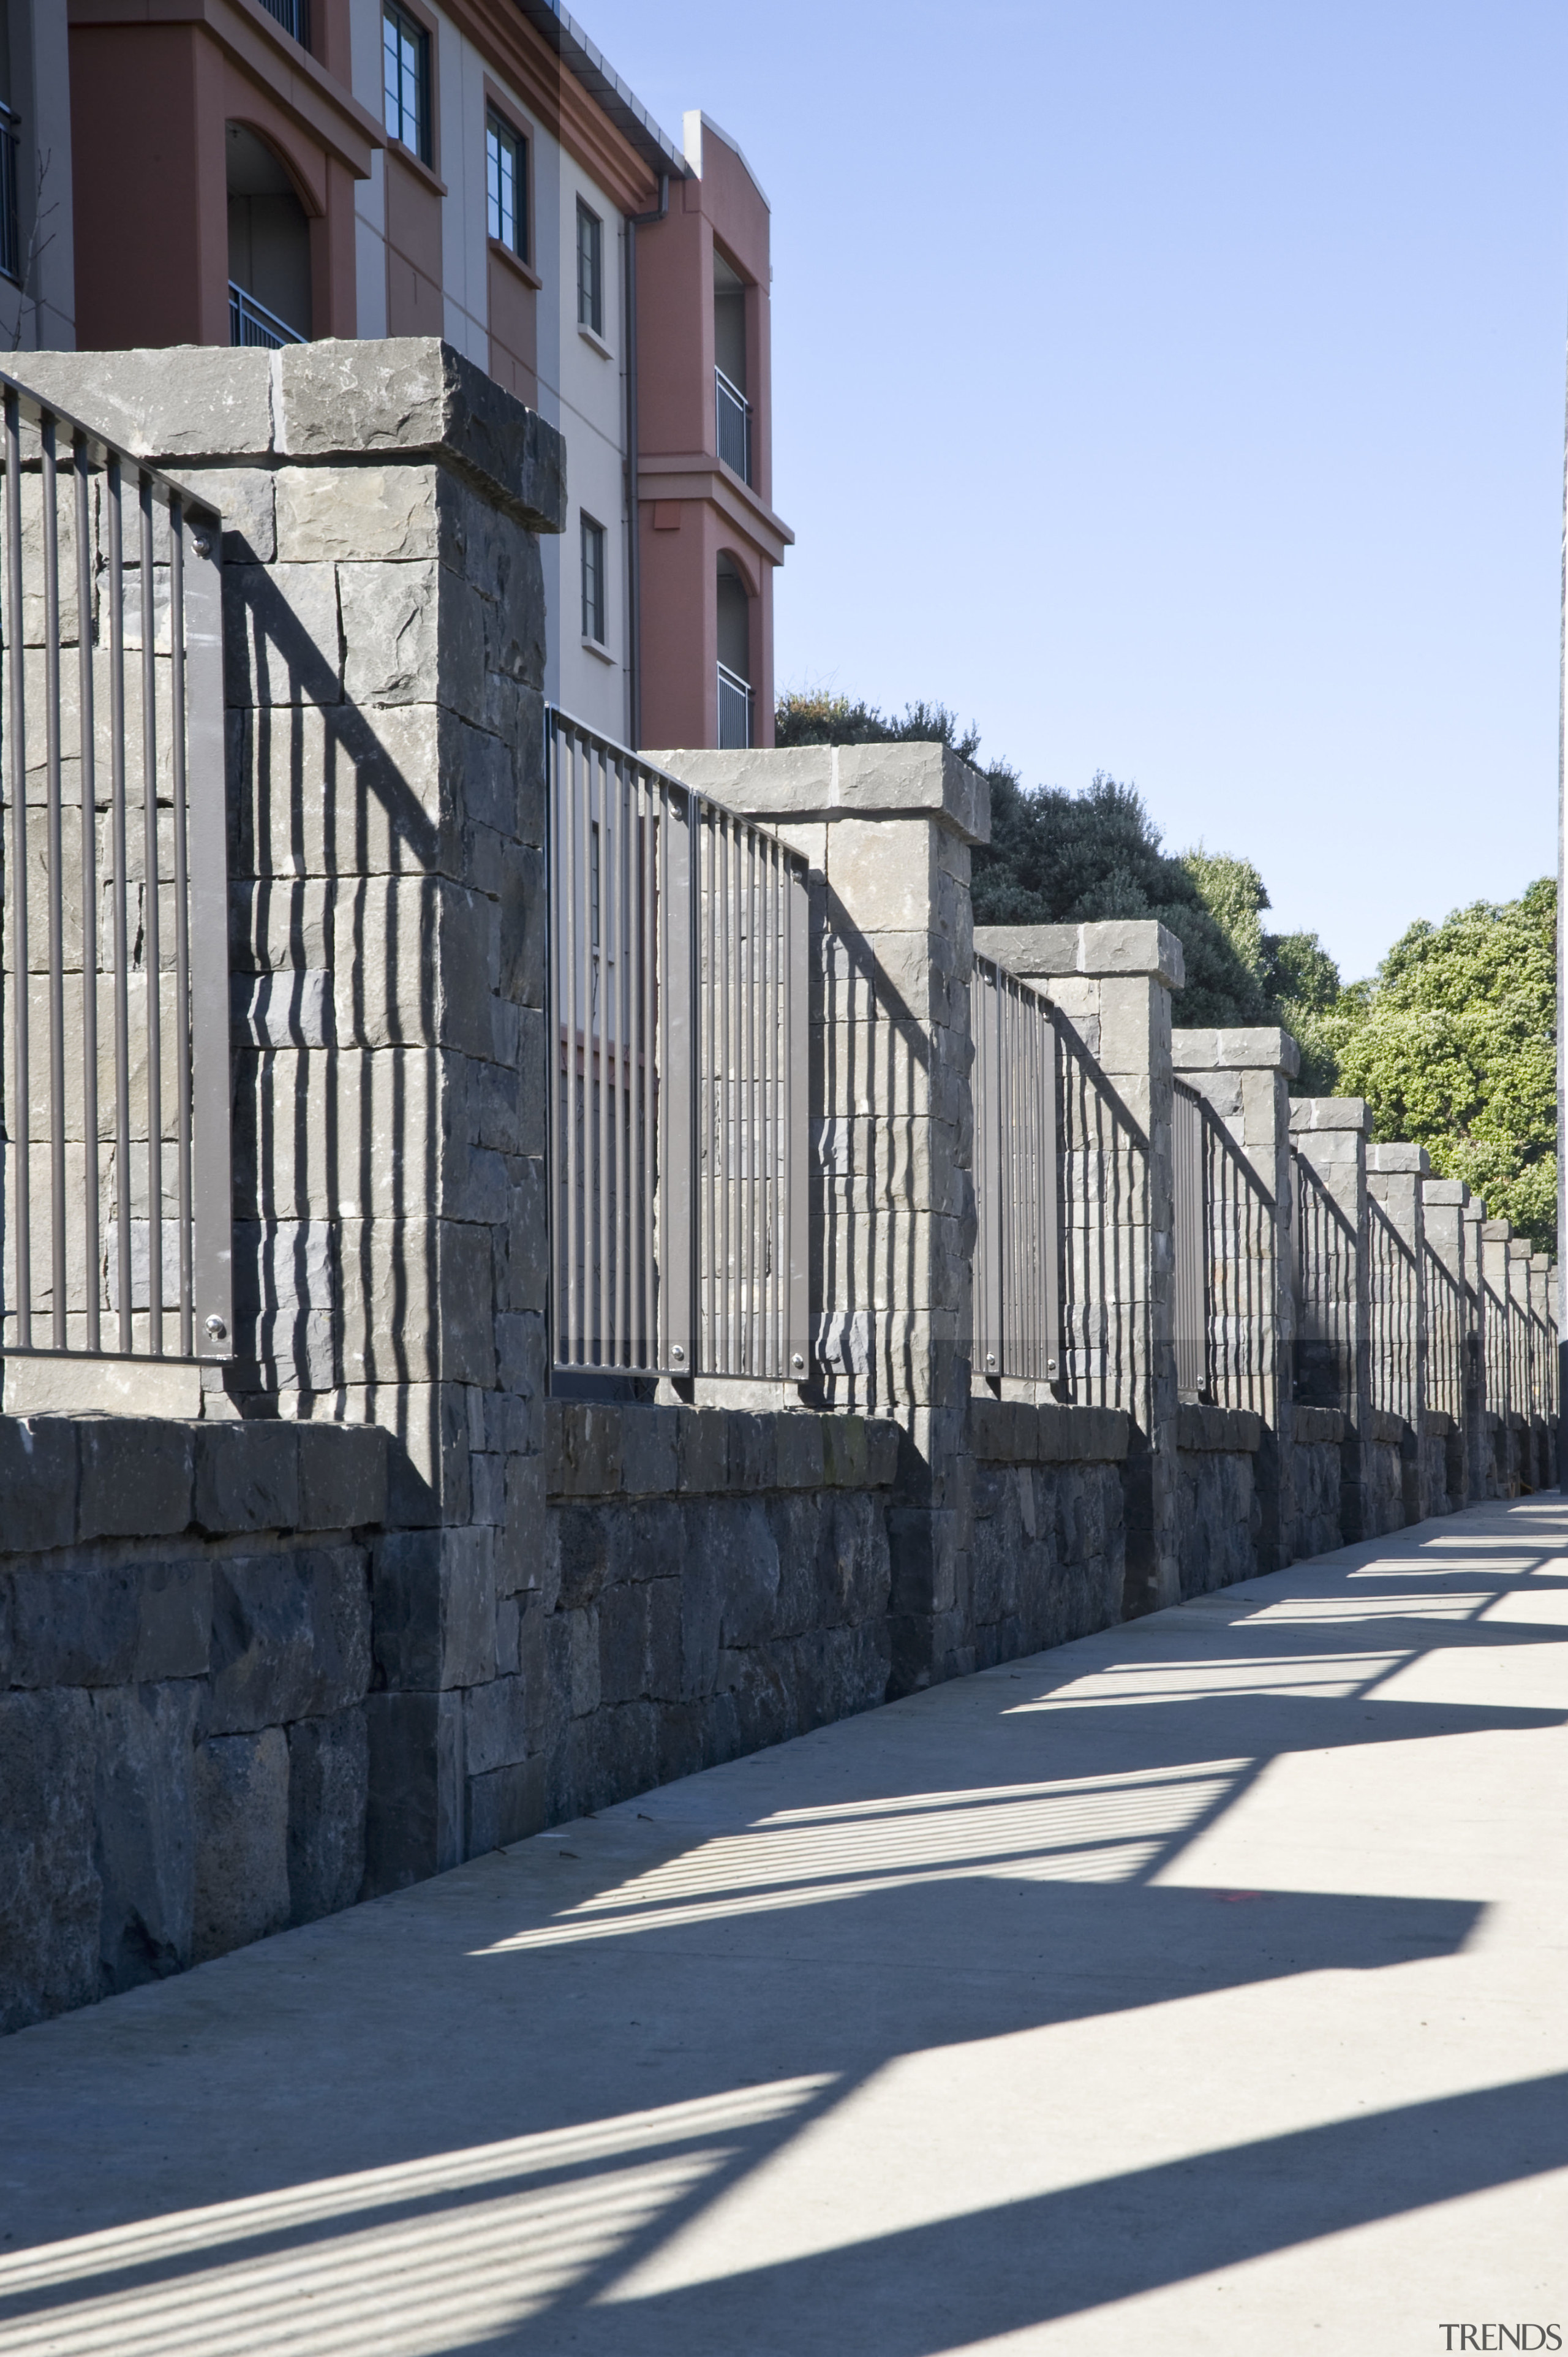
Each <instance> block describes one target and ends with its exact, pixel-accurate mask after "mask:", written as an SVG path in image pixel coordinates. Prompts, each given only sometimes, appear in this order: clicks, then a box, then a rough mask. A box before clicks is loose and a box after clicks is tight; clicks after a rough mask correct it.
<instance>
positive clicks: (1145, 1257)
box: [975, 921, 1185, 1617]
mask: <svg viewBox="0 0 1568 2357" xmlns="http://www.w3.org/2000/svg"><path fill="white" fill-rule="evenodd" d="M975 947H976V949H977V950H978V951H979V952H981V954H982V955H983V956H985V957H989V958H994V959H995V960H996V962H997V963H998V964H1000V965H1004V966H1006V967H1007V968H1008V969H1009V971H1010V972H1012V973H1013V974H1017V975H1018V976H1019V977H1020V979H1021V980H1023V981H1025V982H1031V983H1034V984H1036V985H1037V986H1038V987H1039V988H1040V989H1041V990H1043V991H1044V992H1045V994H1046V996H1047V997H1048V998H1050V999H1051V1001H1052V1002H1053V1004H1054V1005H1055V1006H1058V1008H1059V1009H1060V1011H1061V1013H1062V1015H1063V1017H1065V1018H1066V1021H1067V1023H1068V1025H1069V1028H1070V1029H1071V1030H1072V1031H1073V1033H1074V1034H1075V1035H1076V1037H1077V1039H1078V1040H1079V1043H1080V1045H1081V1047H1082V1049H1083V1050H1084V1054H1085V1057H1086V1060H1087V1061H1088V1064H1089V1066H1090V1071H1091V1075H1092V1076H1094V1077H1095V1078H1096V1082H1097V1085H1099V1084H1102V1085H1103V1086H1104V1087H1105V1088H1106V1089H1108V1090H1109V1091H1110V1092H1111V1094H1112V1097H1113V1098H1114V1100H1115V1102H1116V1103H1117V1104H1118V1105H1119V1106H1120V1107H1121V1109H1122V1114H1123V1115H1124V1116H1125V1118H1126V1121H1127V1122H1128V1124H1129V1125H1130V1126H1131V1129H1132V1131H1133V1135H1135V1137H1136V1139H1137V1141H1138V1144H1139V1147H1140V1149H1141V1152H1142V1154H1143V1156H1144V1171H1145V1180H1146V1183H1145V1185H1144V1189H1143V1190H1142V1192H1141V1194H1138V1195H1135V1196H1134V1197H1133V1200H1130V1201H1128V1202H1126V1203H1124V1204H1123V1205H1122V1206H1121V1208H1120V1211H1119V1213H1118V1216H1119V1218H1120V1220H1121V1221H1122V1225H1123V1227H1124V1229H1125V1231H1126V1234H1125V1237H1124V1243H1125V1245H1126V1247H1127V1249H1126V1250H1125V1252H1124V1253H1122V1254H1117V1255H1116V1261H1117V1265H1119V1266H1120V1267H1121V1268H1122V1269H1123V1270H1124V1272H1125V1276H1124V1280H1123V1281H1124V1283H1125V1286H1126V1288H1127V1290H1126V1297H1125V1298H1124V1299H1122V1300H1121V1301H1120V1302H1118V1303H1116V1304H1114V1305H1112V1307H1113V1308H1116V1309H1118V1310H1120V1311H1121V1313H1122V1322H1121V1333H1122V1344H1121V1347H1120V1349H1119V1350H1115V1351H1109V1352H1108V1353H1107V1359H1108V1363H1107V1366H1106V1368H1105V1372H1104V1374H1103V1376H1102V1377H1098V1376H1096V1375H1095V1374H1094V1372H1093V1371H1092V1368H1091V1367H1087V1368H1085V1369H1083V1370H1081V1371H1080V1374H1079V1378H1078V1379H1076V1384H1077V1388H1076V1391H1075V1395H1078V1396H1081V1397H1084V1398H1086V1399H1087V1400H1089V1401H1090V1404H1091V1405H1092V1404H1100V1403H1103V1404H1105V1405H1112V1406H1118V1407H1126V1408H1128V1409H1129V1410H1130V1412H1131V1414H1132V1417H1133V1444H1132V1447H1131V1448H1130V1449H1129V1451H1128V1455H1127V1459H1126V1467H1125V1483H1126V1500H1127V1580H1126V1587H1125V1591H1124V1595H1123V1610H1124V1611H1125V1613H1126V1614H1127V1615H1128V1616H1129V1617H1132V1616H1133V1615H1134V1614H1137V1613H1142V1612H1152V1611H1157V1610H1158V1609H1160V1608H1161V1607H1162V1606H1164V1605H1167V1604H1175V1603H1176V1602H1178V1601H1179V1600H1180V1597H1181V1568H1180V1560H1179V1553H1178V1549H1177V1544H1176V1512H1177V1502H1178V1486H1177V1468H1176V1405H1177V1402H1176V1345H1175V1341H1174V1339H1173V1323H1172V1314H1173V1306H1174V1305H1173V1298H1172V1236H1173V1206H1172V1176H1171V1173H1172V1164H1171V993H1172V992H1173V990H1179V989H1180V988H1181V987H1182V984H1183V981H1184V979H1185V975H1184V970H1183V966H1182V953H1181V943H1180V942H1178V941H1177V940H1176V936H1175V934H1174V933H1171V932H1167V931H1166V930H1165V926H1164V925H1157V924H1152V923H1140V922H1135V921H1127V922H1117V923H1109V924H1098V925H986V926H981V927H980V928H978V929H977V931H976V933H975ZM1069 1183H1070V1179H1069ZM1090 1216H1098V1212H1097V1211H1095V1210H1094V1209H1093V1207H1090ZM1104 1306H1105V1305H1093V1307H1094V1308H1097V1309H1099V1308H1104ZM1089 1340H1090V1338H1088V1337H1087V1336H1079V1337H1075V1336H1073V1335H1071V1334H1069V1337H1068V1343H1069V1352H1070V1351H1072V1350H1073V1349H1074V1347H1075V1345H1083V1344H1086V1343H1088V1342H1089ZM1089 1355H1090V1358H1092V1351H1091V1350H1090V1352H1089ZM1109 1361H1120V1363H1119V1364H1114V1363H1109Z"/></svg>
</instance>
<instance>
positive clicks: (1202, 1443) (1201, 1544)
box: [1176, 1405, 1263, 1596]
mask: <svg viewBox="0 0 1568 2357" xmlns="http://www.w3.org/2000/svg"><path fill="white" fill-rule="evenodd" d="M1176 1438H1177V1458H1176V1463H1177V1467H1178V1479H1179V1481H1180V1509H1179V1528H1180V1532H1181V1592H1182V1594H1183V1596H1207V1595H1208V1593H1209V1591H1210V1590H1211V1589H1213V1588H1216V1587H1230V1585H1231V1584H1232V1582H1233V1581H1235V1580H1238V1579H1251V1578H1252V1577H1254V1576H1255V1575H1256V1573H1257V1572H1258V1571H1259V1570H1260V1569H1262V1567H1263V1566H1262V1564H1261V1562H1260V1553H1261V1543H1262V1534H1263V1510H1262V1499H1261V1498H1260V1496H1259V1483H1258V1478H1257V1467H1258V1452H1259V1450H1260V1448H1262V1439H1263V1419H1262V1416H1261V1415H1254V1414H1253V1413H1252V1412H1251V1410H1249V1409H1246V1408H1222V1407H1204V1406H1198V1405H1184V1406H1182V1407H1181V1408H1180V1410H1179V1411H1178V1413H1177V1417H1176Z"/></svg>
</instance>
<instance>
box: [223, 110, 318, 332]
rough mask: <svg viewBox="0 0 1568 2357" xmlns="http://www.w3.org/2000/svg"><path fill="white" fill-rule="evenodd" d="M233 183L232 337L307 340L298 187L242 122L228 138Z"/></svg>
mask: <svg viewBox="0 0 1568 2357" xmlns="http://www.w3.org/2000/svg"><path fill="white" fill-rule="evenodd" d="M224 145H225V151H226V162H227V167H228V180H229V340H230V342H231V344H263V345H266V346H268V347H270V348H271V349H273V350H275V349H276V348H277V346H278V345H279V344H299V343H303V342H304V341H305V340H306V338H307V337H308V335H309V333H310V223H309V221H308V220H307V219H306V210H305V207H304V206H303V205H302V204H301V203H300V201H299V199H298V198H297V197H296V196H295V192H294V183H293V181H292V180H291V179H290V178H289V177H288V174H287V173H286V172H285V169H284V167H283V166H282V165H281V164H280V163H279V161H278V159H277V157H276V156H274V153H273V151H272V149H271V148H270V147H269V146H268V145H266V143H265V141H264V140H263V139H259V138H258V137H257V136H256V134H255V133H254V132H253V131H252V130H249V129H247V127H246V125H245V124H242V123H231V124H229V125H228V135H227V138H226V140H225V143H224Z"/></svg>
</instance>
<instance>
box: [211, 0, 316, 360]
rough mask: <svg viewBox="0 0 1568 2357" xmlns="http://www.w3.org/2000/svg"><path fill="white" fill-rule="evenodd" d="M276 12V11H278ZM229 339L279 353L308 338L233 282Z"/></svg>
mask: <svg viewBox="0 0 1568 2357" xmlns="http://www.w3.org/2000/svg"><path fill="white" fill-rule="evenodd" d="M274 13H275V11H274ZM229 341H230V342H231V344H252V345H259V346H260V347H261V349H262V350H263V351H268V352H275V351H279V350H282V348H283V346H284V345H285V344H303V343H304V342H305V341H306V338H305V337H304V336H302V335H301V334H300V332H299V329H298V328H291V327H290V326H289V324H288V322H287V320H286V319H280V318H279V317H278V316H277V313H276V312H275V311H269V310H268V309H267V307H266V305H265V304H264V303H258V302H257V300H256V298H255V296H253V295H247V294H246V292H245V290H244V288H243V287H242V286H236V285H235V284H234V282H233V280H232V279H231V280H230V281H229Z"/></svg>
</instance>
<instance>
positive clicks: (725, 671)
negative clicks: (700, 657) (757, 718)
mask: <svg viewBox="0 0 1568 2357" xmlns="http://www.w3.org/2000/svg"><path fill="white" fill-rule="evenodd" d="M718 683H719V748H720V750H721V751H722V752H732V751H734V752H745V751H746V748H747V747H748V746H749V745H750V743H751V732H752V722H753V716H754V714H755V712H756V692H755V690H754V689H753V687H752V684H751V682H750V681H749V680H748V679H742V677H741V675H740V673H739V672H737V671H731V669H730V667H729V665H728V663H725V662H721V663H720V664H719V666H718ZM737 731H738V734H737V733H736V732H737Z"/></svg>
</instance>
